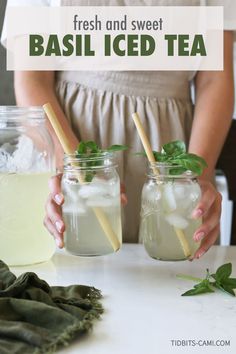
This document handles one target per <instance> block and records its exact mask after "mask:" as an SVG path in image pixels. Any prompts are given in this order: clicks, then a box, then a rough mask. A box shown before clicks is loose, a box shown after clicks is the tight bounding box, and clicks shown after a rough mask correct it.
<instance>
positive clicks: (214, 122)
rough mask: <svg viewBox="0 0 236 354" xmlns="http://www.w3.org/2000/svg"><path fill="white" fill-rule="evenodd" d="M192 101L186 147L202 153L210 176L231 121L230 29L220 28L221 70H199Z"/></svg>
mask: <svg viewBox="0 0 236 354" xmlns="http://www.w3.org/2000/svg"><path fill="white" fill-rule="evenodd" d="M195 87H196V104H195V112H194V120H193V127H192V133H191V138H190V144H189V151H190V152H193V153H196V154H198V155H200V156H203V157H204V158H205V160H206V161H207V164H208V168H207V169H206V170H205V172H204V174H203V176H202V177H203V178H204V179H208V180H210V179H211V178H212V176H213V174H214V168H215V165H216V162H217V159H218V157H219V154H220V151H221V149H222V146H223V144H224V141H225V138H226V135H227V133H228V130H229V127H230V124H231V122H232V114H233V106H234V82H233V33H232V32H230V31H225V32H224V70H223V71H199V72H198V74H197V75H196V80H195Z"/></svg>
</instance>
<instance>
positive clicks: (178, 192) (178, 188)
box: [173, 182, 188, 200]
mask: <svg viewBox="0 0 236 354" xmlns="http://www.w3.org/2000/svg"><path fill="white" fill-rule="evenodd" d="M173 189H174V194H175V197H176V199H180V200H182V199H184V198H186V197H187V194H188V192H187V188H186V186H185V185H184V184H183V183H178V182H175V183H174V185H173Z"/></svg>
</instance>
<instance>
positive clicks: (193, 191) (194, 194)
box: [190, 182, 201, 202]
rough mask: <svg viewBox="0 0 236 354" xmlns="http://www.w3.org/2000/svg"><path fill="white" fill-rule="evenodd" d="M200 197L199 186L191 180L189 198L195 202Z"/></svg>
mask: <svg viewBox="0 0 236 354" xmlns="http://www.w3.org/2000/svg"><path fill="white" fill-rule="evenodd" d="M200 197H201V188H200V186H199V184H198V183H197V182H193V183H192V184H191V186H190V199H191V201H192V202H196V201H198V200H199V199H200Z"/></svg>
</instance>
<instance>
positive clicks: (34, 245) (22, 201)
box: [0, 107, 55, 266]
mask: <svg viewBox="0 0 236 354" xmlns="http://www.w3.org/2000/svg"><path fill="white" fill-rule="evenodd" d="M53 172H54V160H53V149H52V145H51V140H50V137H49V135H48V133H47V130H46V127H45V119H44V115H43V111H42V109H41V108H38V107H32V108H18V107H0V200H1V203H0V259H1V260H3V261H4V262H6V263H7V264H8V265H13V266H16V265H27V264H33V263H38V262H43V261H46V260H49V259H50V258H51V256H52V255H53V253H54V251H55V243H54V240H53V238H52V236H51V235H50V234H49V233H48V232H47V231H46V229H45V228H44V226H43V219H44V214H45V208H44V205H45V202H46V199H47V197H48V180H49V178H50V176H51V175H52V174H53Z"/></svg>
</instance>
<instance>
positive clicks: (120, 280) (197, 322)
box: [11, 244, 236, 354]
mask: <svg viewBox="0 0 236 354" xmlns="http://www.w3.org/2000/svg"><path fill="white" fill-rule="evenodd" d="M226 262H232V263H233V270H234V271H233V275H234V277H236V247H233V246H231V247H222V246H214V247H212V248H211V250H210V251H209V252H208V253H207V254H206V255H205V256H204V257H203V258H202V259H200V260H199V261H194V262H189V261H185V262H161V261H156V260H153V259H151V258H149V256H148V255H147V254H146V252H145V250H144V248H143V246H142V245H127V244H126V245H123V247H122V249H121V250H120V251H119V252H118V253H116V254H112V255H109V256H105V257H94V258H82V257H75V256H71V255H69V254H67V253H65V252H64V251H58V252H57V253H56V254H55V255H54V257H53V258H52V260H51V261H49V262H46V263H42V264H38V265H34V266H30V267H18V268H11V269H12V271H13V272H14V273H15V274H17V275H19V274H21V273H22V272H25V271H29V270H30V271H34V272H36V273H37V274H38V276H39V277H41V278H43V279H45V280H46V281H47V282H48V283H49V284H50V285H70V284H86V285H92V286H95V287H97V288H98V289H101V290H102V293H103V296H104V297H103V300H102V304H103V306H104V308H105V313H104V314H103V315H102V318H101V320H98V321H96V322H95V323H94V328H93V330H92V332H91V333H90V334H89V335H88V336H86V337H84V338H83V339H82V340H81V339H80V340H78V341H75V342H74V343H73V344H72V345H70V346H69V347H67V348H66V349H63V350H61V351H59V352H58V353H60V354H78V353H80V354H141V353H142V354H146V353H147V354H157V353H158V354H172V353H184V354H185V353H187V354H189V353H204V354H205V353H207V354H211V353H212V354H213V353H220V354H222V353H230V354H231V353H236V298H234V297H231V296H228V295H225V294H223V293H220V292H216V293H214V294H204V295H200V296H195V297H181V294H182V293H183V292H184V291H186V290H188V289H190V288H191V287H192V285H193V284H194V283H193V282H191V281H187V280H181V279H177V278H176V274H178V273H185V274H191V275H193V276H196V277H201V276H202V277H204V275H205V269H206V268H210V270H211V271H212V272H214V271H215V270H216V268H217V267H218V266H220V265H221V264H223V263H226ZM171 340H186V341H190V340H195V341H196V343H199V344H196V345H195V346H189V345H188V346H187V345H185V346H177V345H172V342H171ZM199 340H200V342H198V341H199ZM210 340H212V341H217V340H227V341H230V346H226V345H225V346H212V345H207V343H204V342H202V341H210ZM188 343H189V342H188ZM217 343H218V342H217ZM177 344H179V342H177Z"/></svg>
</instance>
